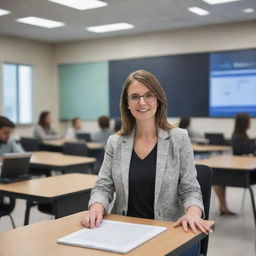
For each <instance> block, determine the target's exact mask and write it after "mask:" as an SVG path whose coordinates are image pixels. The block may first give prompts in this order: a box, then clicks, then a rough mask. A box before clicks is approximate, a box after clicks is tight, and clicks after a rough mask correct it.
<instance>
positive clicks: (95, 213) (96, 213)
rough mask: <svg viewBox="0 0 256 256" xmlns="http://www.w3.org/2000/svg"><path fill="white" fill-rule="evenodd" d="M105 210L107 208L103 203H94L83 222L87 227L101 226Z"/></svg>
mask: <svg viewBox="0 0 256 256" xmlns="http://www.w3.org/2000/svg"><path fill="white" fill-rule="evenodd" d="M104 212H105V209H104V207H103V205H102V204H101V203H95V204H92V205H91V207H90V210H89V211H88V212H86V214H85V216H83V218H82V220H81V224H82V225H83V226H85V227H86V228H95V227H99V226H100V224H101V222H102V219H103V215H104Z"/></svg>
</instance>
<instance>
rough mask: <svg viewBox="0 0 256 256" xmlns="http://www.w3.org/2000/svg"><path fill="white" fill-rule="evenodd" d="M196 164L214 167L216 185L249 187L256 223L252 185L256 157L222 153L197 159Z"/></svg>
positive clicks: (254, 177)
mask: <svg viewBox="0 0 256 256" xmlns="http://www.w3.org/2000/svg"><path fill="white" fill-rule="evenodd" d="M196 164H203V165H208V166H210V167H211V168H212V169H213V171H214V175H213V184H214V185H223V186H231V187H242V188H248V189H249V191H250V196H251V202H252V209H253V216H254V221H255V225H256V209H255V200H254V194H253V190H252V188H251V185H253V184H256V157H250V156H232V155H221V156H216V157H211V158H207V159H203V160H197V161H196Z"/></svg>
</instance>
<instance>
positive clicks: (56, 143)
mask: <svg viewBox="0 0 256 256" xmlns="http://www.w3.org/2000/svg"><path fill="white" fill-rule="evenodd" d="M65 142H77V140H65V139H58V140H44V141H43V144H44V145H49V146H58V147H62V146H63V145H64V143H65ZM86 146H87V147H88V148H89V149H103V148H104V145H103V144H101V143H96V142H86Z"/></svg>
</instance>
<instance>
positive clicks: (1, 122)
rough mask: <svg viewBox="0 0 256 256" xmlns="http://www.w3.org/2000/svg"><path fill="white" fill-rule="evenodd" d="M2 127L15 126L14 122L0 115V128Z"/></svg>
mask: <svg viewBox="0 0 256 256" xmlns="http://www.w3.org/2000/svg"><path fill="white" fill-rule="evenodd" d="M3 127H9V128H12V129H13V128H15V124H14V123H13V122H12V121H11V120H9V119H8V118H6V117H4V116H0V129H1V128H3Z"/></svg>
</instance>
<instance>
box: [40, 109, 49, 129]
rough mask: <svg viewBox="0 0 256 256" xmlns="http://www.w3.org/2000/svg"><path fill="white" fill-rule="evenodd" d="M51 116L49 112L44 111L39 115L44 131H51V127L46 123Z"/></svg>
mask: <svg viewBox="0 0 256 256" xmlns="http://www.w3.org/2000/svg"><path fill="white" fill-rule="evenodd" d="M49 114H50V112H49V111H42V112H41V113H40V115H39V120H38V124H39V125H41V126H42V127H43V129H44V130H49V129H50V125H49V124H47V123H46V118H47V116H48V115H49Z"/></svg>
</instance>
